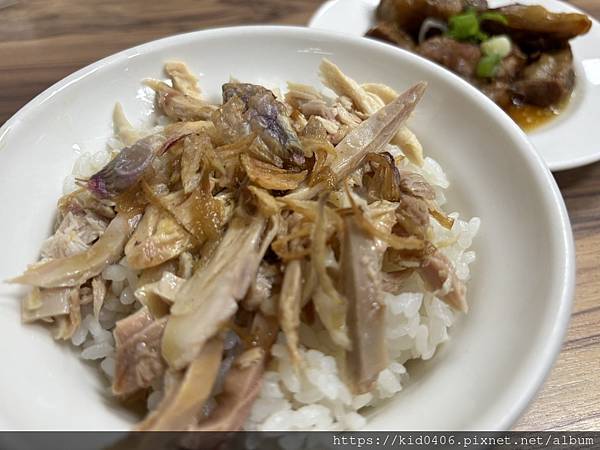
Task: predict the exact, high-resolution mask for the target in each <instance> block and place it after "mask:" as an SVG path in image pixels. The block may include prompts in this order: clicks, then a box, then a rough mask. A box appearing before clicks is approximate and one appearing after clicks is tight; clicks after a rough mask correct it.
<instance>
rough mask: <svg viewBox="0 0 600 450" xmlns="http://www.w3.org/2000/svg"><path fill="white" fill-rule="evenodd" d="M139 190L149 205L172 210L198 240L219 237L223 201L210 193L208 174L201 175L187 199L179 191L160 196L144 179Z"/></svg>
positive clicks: (181, 223)
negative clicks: (198, 183)
mask: <svg viewBox="0 0 600 450" xmlns="http://www.w3.org/2000/svg"><path fill="white" fill-rule="evenodd" d="M206 173H207V172H205V174H206ZM142 189H143V191H144V193H145V194H146V196H147V198H148V200H149V201H150V202H151V203H152V204H155V205H158V206H160V207H161V208H163V209H165V210H167V211H168V212H169V213H171V215H172V216H173V217H174V218H175V220H176V221H177V222H178V223H179V224H180V225H181V226H182V227H183V228H185V230H186V231H187V232H188V233H190V234H191V235H192V236H194V237H195V238H196V239H197V240H198V241H200V242H201V241H203V240H204V239H206V238H208V239H217V238H218V237H219V236H220V234H221V228H222V226H223V218H224V216H225V211H224V207H223V203H221V202H220V201H219V200H216V199H215V198H214V197H213V196H212V194H211V192H210V183H209V179H208V176H204V177H203V179H202V181H201V183H200V186H199V187H198V188H197V189H196V190H195V191H194V192H192V193H191V194H190V195H189V196H188V197H187V198H186V197H185V193H184V192H182V191H177V192H173V193H169V194H166V195H161V194H160V193H159V192H157V188H156V186H150V185H148V183H146V182H145V181H143V182H142Z"/></svg>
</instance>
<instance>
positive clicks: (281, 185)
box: [240, 154, 307, 191]
mask: <svg viewBox="0 0 600 450" xmlns="http://www.w3.org/2000/svg"><path fill="white" fill-rule="evenodd" d="M240 162H241V164H242V167H243V169H244V170H245V172H246V174H247V175H248V178H249V179H250V181H252V182H253V183H254V184H257V185H258V186H260V187H262V188H264V189H272V190H276V191H289V190H292V189H296V188H297V187H298V186H300V183H302V182H303V181H304V179H305V178H306V175H307V171H306V170H303V171H302V172H290V171H288V170H285V169H280V168H279V167H277V166H274V165H272V164H269V163H265V162H263V161H260V160H258V159H255V158H252V157H250V156H248V155H246V154H242V155H241V156H240Z"/></svg>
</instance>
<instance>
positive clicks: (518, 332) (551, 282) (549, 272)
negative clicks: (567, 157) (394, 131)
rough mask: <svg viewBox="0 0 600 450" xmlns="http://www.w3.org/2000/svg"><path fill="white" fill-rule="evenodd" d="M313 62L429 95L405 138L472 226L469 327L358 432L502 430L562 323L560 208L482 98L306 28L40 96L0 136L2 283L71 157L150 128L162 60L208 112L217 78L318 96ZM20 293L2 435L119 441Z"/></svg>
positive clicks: (141, 63) (98, 390) (74, 361)
mask: <svg viewBox="0 0 600 450" xmlns="http://www.w3.org/2000/svg"><path fill="white" fill-rule="evenodd" d="M323 56H327V57H328V58H330V59H332V60H333V61H335V62H336V63H338V64H339V65H340V66H341V67H343V68H344V70H346V71H347V72H348V73H349V74H350V75H351V76H352V77H354V78H356V79H358V80H360V81H373V82H383V83H387V84H389V85H391V86H393V87H394V88H396V89H398V90H402V89H405V88H407V87H408V86H409V85H411V84H413V83H415V82H417V81H419V80H426V81H428V82H429V90H428V93H427V94H426V98H425V99H424V101H423V102H422V104H421V105H420V106H419V107H418V109H417V111H416V113H415V116H414V117H413V118H412V119H411V126H412V128H413V129H414V131H415V132H416V133H417V135H418V136H419V137H420V138H421V140H422V142H423V144H424V147H425V151H426V153H427V154H428V155H431V156H433V157H434V158H436V159H437V160H438V161H440V162H441V163H442V164H443V166H444V167H445V169H446V170H447V173H448V175H449V177H450V180H451V182H452V183H453V185H452V188H451V190H450V196H449V201H450V207H451V208H452V209H453V210H458V211H461V212H462V213H463V214H464V215H467V216H469V217H471V216H479V217H481V219H482V228H481V232H480V235H479V236H478V238H477V240H476V243H475V250H476V251H477V254H478V262H477V263H476V264H475V265H474V266H473V273H474V277H473V280H472V282H471V283H470V292H469V296H470V304H471V306H472V308H471V311H470V313H469V315H468V316H467V317H465V318H464V319H463V320H461V321H460V323H458V324H457V325H456V327H455V328H453V329H452V332H451V335H452V339H451V340H450V342H449V343H448V344H446V345H444V346H442V348H441V351H440V352H439V354H437V355H436V356H435V357H434V358H433V359H432V360H430V361H428V362H427V363H423V364H417V365H416V366H415V367H414V369H415V371H414V372H413V376H412V381H411V382H410V383H409V385H408V386H407V387H406V389H405V390H404V391H403V392H402V393H401V394H400V395H398V396H397V397H395V398H394V399H393V400H392V401H390V402H389V403H388V404H386V405H385V406H383V407H381V408H380V409H379V410H378V411H377V412H376V414H374V416H373V417H372V418H371V421H370V423H369V428H372V429H408V430H414V429H449V430H484V429H488V430H494V429H506V428H508V427H510V426H511V424H512V423H513V422H514V421H515V420H516V418H517V417H518V416H519V414H520V413H521V412H522V411H523V409H524V408H525V406H526V405H527V404H528V402H529V401H530V399H531V398H532V396H533V395H534V394H535V392H536V390H537V388H538V387H539V386H540V384H541V383H542V381H543V379H544V377H545V375H546V373H547V372H548V370H549V368H550V366H551V365H552V363H553V361H554V358H555V356H556V354H557V352H558V350H559V348H560V344H561V341H562V338H563V333H564V331H565V328H566V325H567V322H568V319H569V312H570V308H571V300H572V294H573V283H574V260H573V242H572V236H571V229H570V226H569V221H568V218H567V214H566V212H565V207H564V204H563V201H562V199H561V196H560V193H559V191H558V188H557V186H556V184H555V182H554V180H553V178H552V176H551V174H550V172H549V171H548V170H547V169H546V167H545V166H544V163H543V161H542V160H541V159H540V157H539V156H538V154H537V153H536V152H535V151H534V150H533V149H532V147H531V145H530V144H529V142H528V141H527V139H526V137H525V135H524V134H523V133H522V132H521V130H520V129H519V128H518V127H517V126H516V125H515V124H514V123H513V122H512V121H511V120H510V119H508V117H507V116H506V115H504V114H503V113H502V112H501V111H500V110H499V109H498V108H496V107H495V106H494V105H493V104H492V103H491V102H489V101H487V100H486V99H485V97H484V96H483V95H482V94H480V93H479V92H478V91H477V90H475V89H474V88H472V87H471V86H469V85H468V84H467V83H465V82H464V81H462V80H460V79H459V78H457V77H454V76H452V75H451V74H450V73H449V72H447V71H445V70H442V69H441V68H439V67H438V66H436V65H435V64H433V63H430V62H428V61H425V60H423V59H421V58H418V57H416V56H414V55H411V54H409V53H405V52H401V51H399V50H397V49H395V48H393V47H391V46H388V45H384V44H381V43H378V42H375V41H370V40H367V39H359V38H352V37H347V36H344V35H338V34H335V33H331V32H325V31H319V30H310V29H305V28H281V27H243V28H231V29H220V30H211V31H202V32H197V33H191V34H185V35H180V36H174V37H171V38H167V39H163V40H160V41H155V42H151V43H148V44H145V45H142V46H140V47H136V48H133V49H130V50H127V51H125V52H122V53H119V54H117V55H114V56H111V57H109V58H107V59H104V60H102V61H99V62H97V63H95V64H92V65H91V66H89V67H87V68H85V69H82V70H80V71H79V72H77V73H75V74H73V75H71V76H69V77H67V78H66V79H64V80H63V81H61V82H59V83H58V84H56V85H55V86H53V87H51V88H50V89H48V90H47V91H45V92H44V93H43V94H41V95H40V96H38V97H37V98H35V99H34V100H33V101H31V102H30V103H29V104H28V105H27V106H25V107H24V108H23V109H22V110H21V111H19V112H18V113H17V114H16V115H15V116H14V117H13V118H12V119H10V120H9V121H8V122H7V123H6V124H5V125H4V126H3V127H2V128H0V205H2V208H3V216H4V218H3V219H2V221H1V222H0V223H1V225H0V227H1V232H0V248H1V249H2V254H1V256H0V279H7V278H9V277H11V276H14V275H16V274H18V273H19V272H20V271H21V270H23V269H24V268H25V266H26V265H27V264H29V263H31V262H32V261H34V260H35V259H36V257H37V255H38V250H39V248H40V244H41V243H42V241H43V240H44V238H46V237H47V236H48V235H49V233H50V231H51V224H52V220H53V214H54V210H55V204H56V200H57V198H58V197H59V196H60V194H61V185H62V180H63V178H64V177H65V175H66V174H68V173H69V172H70V171H71V168H72V165H73V162H74V160H75V158H76V156H77V153H78V151H79V150H78V149H80V148H84V149H86V150H88V151H94V150H97V149H100V148H102V146H103V145H104V144H105V142H106V139H107V138H108V137H109V136H110V134H111V112H112V109H113V106H114V103H115V101H117V100H119V101H121V102H122V104H123V106H124V109H125V111H126V113H127V114H128V115H129V116H130V117H131V118H133V119H134V120H135V121H136V122H140V121H144V120H145V119H146V118H147V117H148V114H150V113H151V110H152V105H151V104H149V103H148V102H147V101H145V100H144V98H145V97H144V95H139V91H140V80H142V79H143V78H145V77H161V76H162V65H163V63H164V62H165V61H166V60H169V59H173V58H176V59H181V60H183V61H187V62H188V63H189V65H190V67H191V69H192V70H193V71H194V72H196V73H198V74H201V76H200V83H201V86H202V87H203V89H204V90H205V91H206V92H207V93H209V94H210V95H211V96H213V97H214V98H215V99H216V98H218V93H219V92H220V86H221V84H222V83H223V82H225V81H227V80H228V79H229V77H230V76H231V75H233V76H235V77H236V78H238V79H240V80H245V81H250V82H259V83H270V84H282V83H283V82H284V81H285V80H294V81H298V82H304V83H310V84H313V85H318V84H319V78H318V75H317V67H318V66H319V63H320V61H321V58H322V57H323ZM365 61H368V64H366V63H365ZM24 291H25V290H24V289H21V288H18V287H15V286H12V285H6V284H0V354H1V355H2V370H0V398H1V399H2V407H0V429H72V430H99V429H100V430H102V429H126V428H128V427H129V426H130V424H131V423H132V422H131V421H132V418H131V416H129V415H128V414H127V413H125V412H124V410H123V409H121V408H119V407H115V403H114V402H112V401H111V400H109V397H108V396H107V388H106V385H105V380H104V379H103V376H102V375H101V374H99V372H97V371H96V369H95V368H93V367H91V366H88V365H87V364H85V363H84V362H82V361H81V360H80V359H78V358H77V357H76V356H75V354H74V352H72V351H71V350H70V349H69V348H68V347H67V346H61V345H58V344H57V343H55V342H53V341H52V339H51V337H50V336H49V333H48V332H47V331H46V330H44V329H42V328H41V327H37V326H23V325H21V323H20V318H19V307H18V302H19V299H20V298H21V296H22V295H23V293H24Z"/></svg>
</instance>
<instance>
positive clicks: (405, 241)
mask: <svg viewBox="0 0 600 450" xmlns="http://www.w3.org/2000/svg"><path fill="white" fill-rule="evenodd" d="M345 189H346V195H347V196H348V200H349V201H350V204H351V209H352V212H353V213H354V215H355V216H356V223H357V224H358V225H359V226H360V227H361V228H362V229H363V230H364V231H365V232H366V233H369V234H370V235H371V236H373V237H374V238H377V239H380V240H381V241H383V242H385V243H386V244H387V245H388V246H389V247H391V248H395V249H397V250H418V249H422V248H423V247H424V246H425V241H423V240H422V239H419V238H416V237H414V236H408V237H402V236H396V235H395V234H391V233H388V232H386V231H384V230H382V229H380V228H378V227H377V226H376V225H375V224H373V222H371V220H369V218H368V217H367V215H366V214H365V212H364V211H363V210H362V209H361V207H360V206H359V205H358V204H357V203H356V200H355V199H354V196H353V194H352V193H351V192H350V188H349V187H348V184H347V183H346V184H345Z"/></svg>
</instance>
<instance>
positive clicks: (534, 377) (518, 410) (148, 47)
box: [0, 2, 576, 431]
mask: <svg viewBox="0 0 600 450" xmlns="http://www.w3.org/2000/svg"><path fill="white" fill-rule="evenodd" d="M328 5H329V2H327V3H325V4H324V5H322V7H321V8H326V7H327V6H328ZM249 33H251V34H257V35H260V34H263V35H268V36H273V35H277V36H279V37H282V36H285V37H288V38H294V36H299V37H305V38H306V37H308V38H311V39H315V38H317V39H318V38H323V39H327V40H330V41H331V40H333V41H337V42H340V41H342V42H344V43H345V44H349V45H360V46H363V47H365V46H366V47H371V48H377V49H379V50H385V51H386V52H387V53H389V54H390V55H393V54H394V53H398V52H399V53H400V54H403V58H404V59H407V58H408V60H411V59H412V60H413V62H414V63H415V64H420V65H422V66H424V67H426V68H427V69H428V70H430V71H433V72H437V74H439V75H440V76H441V77H443V78H444V79H445V81H447V82H448V84H449V85H450V86H451V88H452V89H455V90H459V91H461V95H468V96H470V97H473V98H475V99H476V100H477V101H478V102H479V103H482V106H484V107H485V108H486V109H487V110H489V112H490V113H491V114H492V116H493V117H494V120H495V122H496V123H497V126H499V127H500V128H502V130H503V131H504V132H506V133H508V134H509V135H510V137H511V139H512V140H513V141H514V142H515V144H517V145H515V146H514V147H515V150H514V151H518V152H520V153H521V154H522V156H523V157H524V158H525V160H526V162H527V163H528V167H529V170H530V171H531V172H532V176H533V178H534V179H535V182H536V184H538V185H540V186H541V187H542V189H541V192H542V194H543V196H544V198H545V200H546V202H545V203H546V204H547V205H548V206H547V208H546V209H548V210H552V211H550V212H551V214H554V215H555V216H556V218H557V220H556V221H555V222H553V224H552V225H553V228H552V231H553V236H555V238H556V245H557V249H558V250H559V251H560V252H561V253H562V254H564V269H563V270H562V273H560V276H561V280H562V283H561V289H560V292H558V293H557V294H556V295H555V297H554V300H553V302H554V303H557V304H558V305H557V306H558V307H557V308H556V315H555V320H554V324H553V326H552V327H551V331H550V333H549V336H548V337H547V338H548V339H547V342H546V345H545V346H544V348H543V350H542V351H541V352H540V353H539V354H538V362H537V364H536V365H535V367H534V370H531V371H530V372H529V373H528V375H527V376H526V377H524V379H523V380H521V383H520V384H521V387H520V389H518V392H517V393H514V394H510V395H512V396H513V397H514V398H513V400H514V401H513V403H512V406H511V408H510V409H509V410H507V411H505V413H504V414H499V415H498V416H499V417H497V420H495V422H496V425H495V426H494V427H493V429H490V430H489V431H504V430H508V429H510V428H511V427H512V426H513V425H514V423H515V422H516V421H517V420H518V418H519V417H520V416H521V414H522V413H523V412H524V411H525V409H526V408H527V407H528V406H529V404H530V403H531V401H532V399H533V398H534V396H535V395H536V394H537V392H538V390H539V389H540V387H541V386H542V384H543V383H544V381H545V380H546V378H547V376H548V374H549V373H550V370H551V368H552V366H553V364H554V362H555V360H556V358H557V356H558V354H559V352H560V349H561V346H562V342H563V339H564V336H565V334H566V331H567V328H568V324H569V320H570V315H571V310H572V304H573V297H574V292H575V275H576V266H575V246H574V239H573V234H572V230H571V224H570V221H569V217H568V213H567V209H566V206H565V203H564V200H563V198H562V195H561V193H560V190H559V188H558V185H557V184H556V181H555V180H554V177H553V176H552V174H551V172H550V170H549V169H548V167H547V166H546V164H545V163H544V161H543V160H542V157H541V156H540V154H539V153H538V152H537V150H535V148H534V147H533V145H532V144H531V142H530V141H529V139H528V138H527V136H526V134H525V133H524V132H523V131H522V130H521V129H520V128H519V127H518V126H517V125H516V124H515V123H514V122H513V121H512V120H510V119H509V118H508V116H506V115H505V114H504V112H503V111H502V110H501V109H500V108H499V107H498V106H497V105H496V104H495V103H494V102H492V101H491V100H490V99H488V98H487V97H486V96H485V95H484V94H482V93H481V92H480V91H479V90H478V89H476V88H474V87H473V86H471V85H470V84H469V83H468V82H466V81H465V80H463V79H462V78H460V77H458V76H457V75H455V74H453V73H451V72H449V71H447V70H444V69H442V68H441V67H439V66H437V65H436V64H435V63H433V62H431V61H429V60H427V59H425V58H422V57H420V56H418V55H415V54H413V53H410V52H407V51H405V50H402V49H400V48H397V47H393V46H390V45H387V44H384V43H381V42H378V41H375V40H370V39H365V38H362V37H356V36H350V35H347V34H344V33H340V32H335V31H330V30H321V29H315V28H307V27H298V26H285V25H284V26H282V25H250V26H234V27H220V28H209V29H203V30H199V31H194V32H189V33H182V34H176V35H171V36H167V37H164V38H161V39H157V40H153V41H149V42H146V43H143V44H140V45H137V46H134V47H131V48H128V49H125V50H122V51H120V52H117V53H114V54H112V55H109V56H107V57H105V58H102V59H100V60H98V61H96V62H93V63H91V64H89V65H87V66H85V67H83V68H81V69H79V70H77V71H76V72H74V73H72V74H71V75H68V76H67V77H65V78H63V79H61V80H60V81H58V82H56V83H54V84H53V85H52V86H50V87H49V88H47V89H45V90H44V91H43V92H41V93H40V94H38V95H37V96H36V97H34V98H33V99H32V100H30V101H29V102H28V103H27V104H25V105H24V106H23V107H22V108H20V109H19V110H18V111H17V112H16V113H15V114H14V115H13V116H12V117H11V118H9V119H8V120H7V121H6V122H5V123H4V124H3V125H2V126H1V127H0V151H2V149H3V147H4V145H5V144H6V143H5V140H6V138H7V136H8V135H9V133H10V131H11V129H12V128H13V126H16V125H17V124H18V123H19V122H21V121H23V120H25V121H26V120H27V115H28V114H29V112H30V111H32V110H34V109H35V108H37V107H40V106H42V105H43V104H44V103H45V102H46V101H47V100H49V99H50V98H52V97H54V96H55V95H56V94H58V93H60V92H61V91H62V90H64V89H67V88H68V87H69V86H70V85H72V84H75V83H77V82H78V81H79V80H81V79H83V78H85V77H87V76H89V75H91V74H93V73H95V72H97V71H99V70H102V69H109V68H110V66H111V64H113V63H116V62H118V61H122V60H124V59H132V58H135V57H136V56H139V55H141V54H143V53H146V52H151V51H153V50H157V49H160V48H163V47H166V46H169V45H175V44H179V43H185V42H190V41H194V40H197V39H206V38H224V37H231V36H232V35H236V34H239V35H243V34H249ZM559 241H560V242H559ZM556 275H558V274H556Z"/></svg>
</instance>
